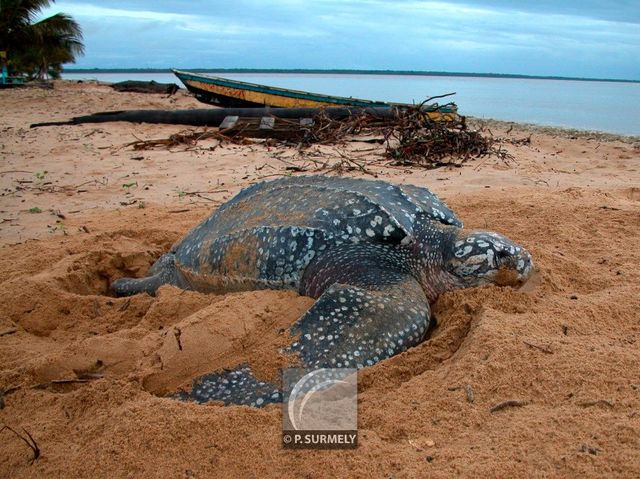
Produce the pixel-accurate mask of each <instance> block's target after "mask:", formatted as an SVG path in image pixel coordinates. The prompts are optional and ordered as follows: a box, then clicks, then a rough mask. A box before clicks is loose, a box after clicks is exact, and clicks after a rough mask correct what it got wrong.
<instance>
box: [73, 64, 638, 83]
mask: <svg viewBox="0 0 640 479" xmlns="http://www.w3.org/2000/svg"><path fill="white" fill-rule="evenodd" d="M180 70H186V71H190V72H194V73H296V74H331V75H405V76H433V77H467V78H508V79H524V80H565V81H585V82H615V83H640V80H627V79H620V78H582V77H563V76H551V75H550V76H546V75H519V74H508V73H463V72H437V71H434V72H432V71H412V70H345V69H336V70H320V69H298V68H295V69H280V68H215V69H213V68H184V69H183V68H181V69H180ZM64 73H172V71H171V69H170V68H65V70H64Z"/></svg>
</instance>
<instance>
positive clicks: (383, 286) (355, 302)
mask: <svg viewBox="0 0 640 479" xmlns="http://www.w3.org/2000/svg"><path fill="white" fill-rule="evenodd" d="M352 277H353V281H352V284H341V283H334V284H333V285H332V286H330V287H329V288H328V289H326V290H325V291H324V293H323V294H322V295H321V296H320V297H319V298H318V300H317V301H316V302H315V304H314V305H313V306H312V307H311V308H310V309H309V310H308V311H307V312H306V313H305V314H304V315H303V316H302V317H301V318H300V319H298V320H297V321H296V322H295V323H294V324H293V325H292V326H291V328H290V333H291V334H292V336H295V337H296V340H295V341H294V342H293V343H292V344H290V345H289V346H287V347H286V348H285V349H284V352H285V353H290V354H293V355H295V356H297V357H298V358H299V359H300V362H299V366H300V367H306V368H314V369H321V368H362V367H365V366H371V365H373V364H375V363H377V362H378V361H381V360H383V359H385V358H388V357H391V356H393V355H395V354H398V353H400V352H402V351H405V350H406V349H408V348H410V347H411V346H415V345H416V344H418V343H420V342H421V341H422V339H423V338H424V335H425V333H426V332H427V329H428V326H429V314H430V310H429V303H428V302H427V298H426V296H425V294H424V292H423V291H422V288H421V287H420V285H419V284H418V282H417V281H416V280H415V279H414V278H413V277H411V276H410V275H408V274H403V273H398V272H390V271H388V270H384V269H369V270H368V271H367V272H366V273H363V274H361V275H355V276H353V275H352ZM374 278H375V282H376V284H375V285H373V284H371V283H372V279H374ZM282 397H283V396H282V391H281V385H279V384H276V383H272V382H266V381H261V380H260V379H258V378H256V377H255V376H254V375H253V373H252V371H251V369H250V367H249V366H248V365H246V364H243V365H241V366H238V367H237V368H236V369H234V370H225V371H221V372H213V373H211V374H205V375H203V376H200V377H198V378H196V379H195V380H194V382H193V387H192V389H191V391H190V392H184V393H180V394H179V395H178V398H180V399H185V400H193V401H196V402H199V403H204V402H208V401H222V402H224V403H225V404H239V405H247V406H255V407H262V406H266V405H267V404H271V403H276V402H281V401H282Z"/></svg>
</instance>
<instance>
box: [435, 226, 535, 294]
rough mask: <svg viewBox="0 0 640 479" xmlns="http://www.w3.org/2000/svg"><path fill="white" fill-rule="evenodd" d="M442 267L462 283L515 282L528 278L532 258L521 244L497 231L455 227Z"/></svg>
mask: <svg viewBox="0 0 640 479" xmlns="http://www.w3.org/2000/svg"><path fill="white" fill-rule="evenodd" d="M445 268H446V270H447V271H448V272H449V273H451V274H452V275H453V276H455V277H456V278H457V279H458V281H460V282H461V283H462V285H463V287H472V286H480V285H483V284H498V285H517V284H521V283H524V282H525V281H526V280H527V279H528V278H529V276H530V274H531V271H532V270H533V261H532V259H531V255H530V254H529V253H528V252H527V251H526V250H525V249H524V248H523V247H522V246H519V245H517V244H515V243H514V242H513V241H511V240H510V239H508V238H506V237H504V236H502V235H501V234H498V233H493V232H488V231H471V232H467V231H465V230H458V232H457V234H456V235H455V237H454V238H453V244H452V248H451V250H450V252H449V254H448V255H446V257H445Z"/></svg>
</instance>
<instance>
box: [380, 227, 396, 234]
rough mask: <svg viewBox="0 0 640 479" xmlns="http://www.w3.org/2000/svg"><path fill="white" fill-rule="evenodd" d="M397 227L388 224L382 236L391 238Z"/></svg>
mask: <svg viewBox="0 0 640 479" xmlns="http://www.w3.org/2000/svg"><path fill="white" fill-rule="evenodd" d="M395 230H396V229H395V227H394V226H393V225H392V224H388V225H386V226H385V227H384V229H383V230H382V236H385V237H386V236H390V235H391V233H393V232H394V231H395Z"/></svg>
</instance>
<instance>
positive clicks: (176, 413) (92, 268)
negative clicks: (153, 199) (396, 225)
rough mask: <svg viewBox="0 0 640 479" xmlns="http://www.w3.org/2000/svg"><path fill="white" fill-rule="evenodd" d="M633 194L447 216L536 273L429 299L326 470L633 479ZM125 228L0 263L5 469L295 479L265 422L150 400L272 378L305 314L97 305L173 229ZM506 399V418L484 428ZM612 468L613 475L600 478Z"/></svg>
mask: <svg viewBox="0 0 640 479" xmlns="http://www.w3.org/2000/svg"><path fill="white" fill-rule="evenodd" d="M631 196H632V197H630V195H629V194H628V192H625V191H614V192H612V193H603V192H599V191H590V190H589V191H587V190H585V189H580V188H573V189H568V190H564V191H560V192H558V193H557V194H554V195H541V194H540V193H539V192H538V191H533V190H532V191H529V192H520V194H519V195H518V196H517V197H510V195H509V194H498V195H496V194H491V195H490V194H488V193H484V194H475V195H471V196H468V197H457V198H455V199H451V200H450V203H451V204H452V206H453V207H454V208H455V209H456V211H458V212H459V213H460V215H461V216H462V217H463V218H465V219H467V223H468V226H470V227H484V226H485V224H487V225H491V226H492V227H493V228H495V229H496V230H499V231H502V232H504V233H505V234H507V235H509V236H510V237H513V238H514V239H515V240H517V241H521V242H522V243H524V244H525V245H526V246H527V247H528V248H529V250H530V251H531V252H532V254H533V257H534V258H535V261H536V264H537V271H536V274H535V276H534V278H533V279H532V280H531V281H530V282H529V283H527V284H526V285H525V286H524V287H523V288H521V289H520V290H515V289H512V288H500V287H482V288H475V289H471V290H465V291H457V292H453V293H448V294H445V295H444V296H442V297H441V298H440V299H439V300H438V302H437V303H436V305H435V307H434V315H435V317H436V318H437V326H436V327H435V328H434V329H433V330H432V331H431V335H430V339H429V340H427V341H425V342H424V343H423V344H421V345H419V346H418V347H415V348H412V349H411V350H410V351H407V352H406V353H403V354H400V355H398V356H396V357H394V358H391V359H389V360H387V361H384V362H383V363H381V364H378V365H377V366H374V367H372V368H367V369H365V370H364V371H363V372H362V373H361V377H360V394H361V405H360V429H361V431H362V441H361V443H362V445H361V446H360V449H358V451H357V452H343V453H339V454H335V453H331V454H334V455H335V457H336V458H339V461H337V462H335V463H334V466H333V467H334V468H335V472H341V473H348V472H351V473H356V475H366V474H367V471H372V472H373V471H374V465H376V468H375V469H376V471H377V473H379V472H380V470H381V469H380V468H382V470H383V471H384V472H385V474H400V475H420V474H427V473H429V472H437V471H440V472H441V473H443V474H449V473H452V472H456V471H458V472H459V471H465V472H467V473H471V472H473V474H486V473H495V472H496V470H500V471H501V472H502V473H504V474H524V473H526V472H531V469H530V467H531V466H530V465H531V464H536V467H537V468H538V471H543V472H544V473H546V474H553V472H554V470H556V468H560V467H561V468H563V470H565V471H570V472H573V473H575V474H584V473H588V472H589V471H591V472H592V473H593V472H596V471H598V472H603V473H604V472H617V473H621V474H629V475H631V474H632V472H634V471H635V472H637V471H638V463H637V461H635V462H634V461H632V460H630V459H631V458H632V457H634V454H635V452H634V451H637V449H636V448H637V447H638V445H639V444H638V440H639V439H638V433H637V431H638V430H640V429H639V428H638V426H640V424H639V422H638V421H640V419H639V418H638V416H637V414H636V413H635V412H634V411H636V410H637V408H638V406H639V405H640V394H639V391H638V387H639V386H638V382H637V371H636V369H637V360H638V350H637V344H635V341H636V340H637V338H638V334H639V332H640V326H639V325H638V322H637V319H638V315H637V311H638V308H639V307H640V299H639V295H638V289H637V284H638V280H639V279H640V274H639V273H638V271H637V264H638V262H639V260H640V253H639V252H638V251H637V250H636V249H634V248H633V247H632V245H633V244H634V241H637V232H638V231H639V227H640V218H639V217H638V215H637V204H636V203H637V199H636V198H635V197H633V195H631ZM559 205H561V207H560V206H559ZM131 211H132V212H133V213H132V216H133V217H132V218H130V221H129V224H137V225H138V226H136V227H131V228H130V229H127V230H119V229H118V225H120V224H122V221H123V219H124V220H127V214H126V213H123V212H118V213H102V215H101V218H100V225H101V226H100V229H99V230H96V231H95V232H92V233H85V234H77V235H72V236H68V237H65V238H63V239H59V238H52V239H49V240H42V241H28V242H26V243H24V244H20V245H15V246H5V247H4V248H3V254H2V260H1V264H0V267H1V269H2V270H3V271H6V272H7V273H6V275H5V278H4V280H3V282H2V285H1V287H0V295H1V300H0V301H1V303H2V316H1V317H2V325H1V329H2V330H3V331H12V330H15V332H12V333H10V334H5V335H4V336H3V337H2V342H1V343H0V345H1V347H0V360H1V362H2V364H3V370H2V373H1V376H0V388H2V389H3V390H5V391H7V392H6V393H5V396H4V401H5V405H6V406H5V409H4V410H3V411H2V415H3V417H4V421H7V422H9V421H10V422H11V423H19V424H21V425H22V426H24V427H25V428H26V429H28V430H29V432H30V433H31V434H33V435H34V438H36V440H37V441H38V444H39V445H40V447H41V449H42V451H43V458H42V459H39V460H38V461H37V462H36V463H35V464H34V465H32V466H28V465H27V464H28V457H29V451H28V450H27V449H26V448H25V445H24V444H23V443H22V442H21V441H19V440H17V438H15V437H11V436H9V435H7V436H6V437H5V444H6V446H5V452H4V453H3V455H4V457H5V458H6V460H5V461H4V462H3V464H4V465H3V468H4V470H5V471H6V472H7V473H8V471H14V472H15V471H21V470H22V471H23V472H27V471H31V472H36V471H37V472H38V473H39V474H44V475H49V474H53V473H54V472H55V471H56V470H58V468H59V467H61V462H60V461H64V464H65V466H64V468H65V474H68V475H81V476H88V475H91V474H94V473H95V472H96V471H100V473H101V474H105V473H106V471H110V473H111V474H116V475H118V474H121V473H124V471H127V472H128V473H132V472H133V473H134V474H135V475H152V474H153V473H154V472H155V471H157V470H158V467H161V468H162V471H163V473H166V474H167V475H177V474H184V471H185V470H190V471H192V473H193V474H195V475H196V476H198V475H200V476H207V475H212V474H223V475H235V474H240V473H242V471H244V470H246V469H244V468H245V467H249V468H250V469H251V470H252V471H255V472H256V473H259V474H264V475H268V476H271V475H274V476H275V475H278V474H279V473H280V472H284V471H286V470H296V471H298V472H301V473H303V474H305V473H309V474H312V473H313V472H314V470H315V468H316V467H318V464H320V462H322V461H324V460H325V459H326V458H325V454H323V453H321V452H309V453H307V452H304V453H291V452H286V451H282V450H281V449H280V446H279V444H278V434H277V431H278V428H279V414H278V410H277V408H276V407H269V408H266V409H265V410H251V409H247V408H243V407H227V408H224V407H220V406H209V407H202V406H200V407H198V406H195V405H190V404H184V403H180V402H177V401H174V400H172V399H166V398H163V396H166V395H170V394H172V393H174V392H175V391H176V390H177V389H179V388H181V387H186V386H188V384H189V382H190V380H191V379H192V378H193V377H195V376H197V375H199V374H203V373H205V372H209V371H212V370H215V369H218V368H223V367H231V366H234V365H237V364H241V363H245V362H249V363H250V364H252V366H254V367H256V368H257V369H258V371H259V373H262V374H264V375H265V376H268V375H273V374H275V371H276V370H277V368H278V367H279V366H282V365H283V364H285V363H283V359H282V358H279V357H278V355H277V349H278V347H279V346H281V345H282V344H284V342H286V339H287V338H286V337H283V330H284V329H285V328H286V327H287V326H288V325H289V324H290V323H291V322H292V321H295V319H297V318H298V317H299V316H300V315H301V314H302V313H303V312H304V311H305V310H306V309H307V308H308V307H309V306H310V304H312V300H310V299H309V298H302V297H298V296H297V295H296V294H294V293H291V292H274V291H261V292H249V293H236V294H229V295H224V296H215V295H204V294H200V293H194V292H185V291H180V290H178V289H176V288H174V287H170V286H165V287H163V288H161V290H160V291H159V294H158V295H157V297H155V298H152V297H149V296H146V295H137V296H133V297H130V298H113V297H110V296H109V295H108V285H109V282H110V281H111V280H113V279H114V278H116V277H119V276H122V275H142V274H144V272H145V271H146V269H147V268H148V267H149V266H150V264H152V262H153V261H154V260H155V259H156V258H157V257H158V256H159V255H160V254H161V253H162V252H163V251H165V250H166V249H167V248H168V247H169V246H170V244H171V243H172V242H173V241H175V240H176V239H177V238H178V237H179V236H180V235H181V234H182V233H183V232H184V231H186V228H185V229H184V230H183V231H179V230H176V231H173V230H172V229H171V225H170V224H166V225H165V224H163V222H162V221H163V218H167V212H166V211H165V210H162V209H155V208H152V209H147V211H146V212H145V213H144V221H141V220H140V218H134V217H135V216H136V215H137V216H140V215H141V213H140V212H138V211H135V210H131ZM496 211H499V212H502V213H503V214H496V213H495V212H496ZM204 213H205V211H198V212H197V213H194V217H197V216H202V214H204ZM523 219H524V221H523ZM87 221H89V222H90V221H91V218H87ZM151 224H153V225H155V228H149V227H148V225H151ZM162 226H165V228H163V227H162ZM102 230H104V231H102ZM65 380H70V381H69V382H64V381H65ZM506 400H517V401H521V402H522V403H521V404H522V406H520V407H507V408H505V409H504V410H501V411H497V412H495V413H491V412H489V408H490V407H492V406H494V405H495V404H498V403H500V402H502V401H506ZM519 404H520V403H519ZM3 434H7V432H6V431H5V432H4V433H3ZM180 438H184V441H183V440H181V439H180ZM143 444H144V445H145V446H144V447H141V446H142V445H143ZM431 444H434V445H433V446H430V445H431ZM163 451H164V452H166V453H167V454H166V455H164V454H162V452H163ZM246 451H252V454H251V455H250V456H247V455H246ZM159 453H160V454H159ZM181 453H182V454H181ZM159 456H162V457H163V459H161V460H160V461H159V460H158V457H159ZM145 458H146V459H145ZM274 458H277V463H275V462H274V460H275V459H274ZM518 458H519V459H518ZM605 458H607V459H608V460H607V461H605V460H604V459H605ZM614 458H618V459H620V460H616V461H615V464H617V466H616V469H612V468H609V467H608V466H606V467H605V465H606V464H612V462H610V461H612V460H613V459H614ZM624 458H628V459H629V460H624ZM525 459H526V462H525ZM316 462H317V464H316ZM525 464H528V465H525ZM496 468H497V469H496Z"/></svg>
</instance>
